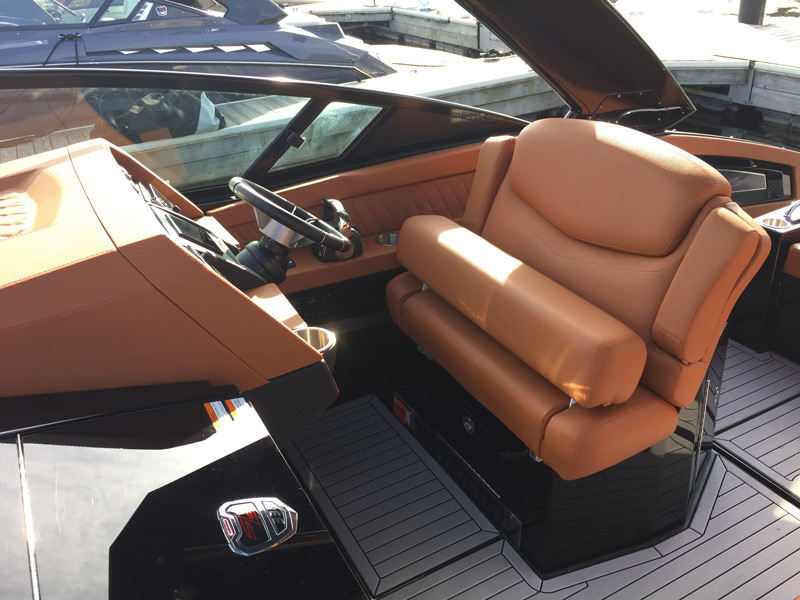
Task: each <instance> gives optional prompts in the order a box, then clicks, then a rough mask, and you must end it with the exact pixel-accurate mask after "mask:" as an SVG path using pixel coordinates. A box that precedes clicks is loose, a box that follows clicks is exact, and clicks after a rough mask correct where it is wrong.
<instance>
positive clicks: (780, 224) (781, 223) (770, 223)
mask: <svg viewBox="0 0 800 600" xmlns="http://www.w3.org/2000/svg"><path fill="white" fill-rule="evenodd" d="M761 222H762V223H763V224H764V225H766V226H767V227H774V228H775V229H785V228H787V227H789V226H790V225H791V223H789V221H785V220H784V219H775V218H771V219H764V220H763V221H761Z"/></svg>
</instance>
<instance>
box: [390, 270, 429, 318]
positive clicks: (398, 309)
mask: <svg viewBox="0 0 800 600" xmlns="http://www.w3.org/2000/svg"><path fill="white" fill-rule="evenodd" d="M421 291H422V282H421V281H420V280H419V279H417V278H416V277H414V275H413V274H411V273H401V274H400V275H398V276H397V277H395V278H393V279H392V280H391V281H390V282H389V283H388V284H386V305H387V306H388V307H389V314H390V315H391V316H392V321H394V322H395V323H397V326H398V327H400V329H403V305H404V304H405V301H406V300H408V299H409V298H410V297H411V296H413V295H414V294H416V293H418V292H421Z"/></svg>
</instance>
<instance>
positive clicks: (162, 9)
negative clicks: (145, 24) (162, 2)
mask: <svg viewBox="0 0 800 600" xmlns="http://www.w3.org/2000/svg"><path fill="white" fill-rule="evenodd" d="M156 14H157V15H158V16H159V17H166V16H167V7H166V6H156Z"/></svg>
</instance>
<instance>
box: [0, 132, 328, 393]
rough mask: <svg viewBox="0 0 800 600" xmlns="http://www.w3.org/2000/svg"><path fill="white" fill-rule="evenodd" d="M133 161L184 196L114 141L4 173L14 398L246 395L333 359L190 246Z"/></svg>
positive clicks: (1, 344)
mask: <svg viewBox="0 0 800 600" xmlns="http://www.w3.org/2000/svg"><path fill="white" fill-rule="evenodd" d="M120 164H121V165H122V166H124V167H125V168H126V169H127V170H128V171H129V172H131V173H135V174H136V176H137V177H138V178H139V179H141V180H143V181H144V180H145V178H149V180H147V181H145V183H152V184H153V185H154V186H156V187H157V188H159V189H160V191H163V192H164V194H165V195H166V196H167V197H170V198H171V199H173V201H174V199H176V194H177V192H176V191H175V190H174V189H172V188H170V187H169V186H168V185H167V184H166V183H164V182H163V181H161V180H159V179H158V178H157V177H156V176H155V175H154V174H153V173H152V172H150V171H148V170H147V169H146V168H144V167H143V166H142V165H140V164H138V163H136V162H135V161H134V160H133V159H131V158H130V157H129V156H127V155H125V154H124V153H122V152H120V151H119V150H117V149H116V148H113V147H111V146H109V145H108V144H107V143H106V142H102V141H92V142H86V143H84V144H79V145H76V146H71V147H69V148H66V149H61V150H55V151H52V152H48V153H45V154H40V155H37V156H33V157H29V158H26V159H21V160H18V161H14V162H11V163H6V164H3V165H0V211H4V215H0V356H2V361H0V381H2V391H0V396H22V395H30V394H46V393H54V392H66V391H79V390H89V389H104V388H112V387H129V386H139V385H151V384H159V383H172V382H181V381H208V382H209V383H211V384H212V385H235V386H237V387H238V388H239V390H241V391H246V390H250V389H252V388H255V387H258V386H261V385H263V384H265V383H267V382H269V381H270V380H271V379H273V378H275V377H278V376H280V375H283V374H285V373H288V372H291V371H294V370H297V369H300V368H302V367H305V366H308V365H311V364H315V363H318V362H319V361H320V360H321V359H322V358H321V355H320V354H319V353H318V352H316V350H314V349H313V348H312V347H311V346H309V345H307V344H306V343H305V342H303V341H302V340H301V339H300V338H299V337H298V336H296V335H295V334H294V333H293V332H292V331H291V330H290V329H289V328H288V327H286V326H285V325H284V324H283V323H282V322H281V320H282V319H280V318H278V319H276V318H274V317H273V316H272V315H271V314H270V313H269V310H268V308H267V307H266V305H265V304H264V303H256V302H254V301H253V300H251V298H249V297H248V296H246V295H245V294H243V293H241V292H240V291H238V290H237V289H236V288H234V287H233V286H231V285H230V284H229V283H228V282H227V281H225V280H224V279H223V278H221V277H220V276H219V275H217V273H216V272H214V271H213V270H211V269H210V268H209V267H207V266H206V264H205V263H203V262H202V261H201V260H200V259H198V258H196V257H195V256H194V255H193V254H192V253H191V252H189V251H188V250H187V249H185V248H184V247H183V246H181V245H179V244H178V243H176V242H175V241H174V239H173V238H172V237H171V236H170V235H168V234H167V232H166V231H165V229H164V228H163V226H162V225H161V224H160V223H159V222H158V220H157V219H156V218H155V216H154V215H153V213H152V210H151V209H150V207H149V206H148V205H147V204H145V203H144V202H143V201H142V199H141V197H140V196H139V195H138V194H137V193H136V192H135V191H134V190H133V188H132V186H131V184H130V182H129V181H128V180H127V178H126V177H125V176H124V174H123V172H122V170H121V169H120ZM177 199H178V200H180V201H181V202H182V204H183V206H182V208H186V209H187V210H188V212H189V214H190V215H191V216H196V215H197V214H198V213H199V214H201V213H200V211H199V210H197V208H196V207H194V205H192V204H191V203H190V202H189V201H188V200H186V199H185V198H182V197H181V198H177ZM176 204H177V202H176ZM187 210H184V211H183V213H184V214H186V213H187ZM9 213H14V214H11V215H9Z"/></svg>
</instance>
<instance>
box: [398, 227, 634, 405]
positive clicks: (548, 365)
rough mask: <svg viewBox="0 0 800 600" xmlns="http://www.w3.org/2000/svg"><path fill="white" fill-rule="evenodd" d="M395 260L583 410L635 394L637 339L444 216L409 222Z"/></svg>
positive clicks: (558, 285) (611, 318) (607, 317)
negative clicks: (582, 407) (583, 407)
mask: <svg viewBox="0 0 800 600" xmlns="http://www.w3.org/2000/svg"><path fill="white" fill-rule="evenodd" d="M397 257H398V261H399V262H400V264H401V265H403V266H404V267H406V268H407V269H408V270H409V271H411V272H412V273H413V274H414V275H415V276H416V277H417V278H418V279H420V280H421V281H423V282H424V283H426V284H427V285H428V286H430V288H431V289H432V290H433V291H434V292H436V294H437V295H438V296H439V297H441V298H442V299H443V300H445V301H446V302H447V303H449V304H450V305H451V306H452V307H454V308H455V309H456V310H458V311H459V312H460V313H461V314H463V315H464V316H465V317H467V318H468V319H469V320H470V321H472V322H473V323H474V324H475V325H477V326H478V327H479V328H480V329H481V330H483V331H484V332H486V333H487V334H489V335H490V336H491V337H492V338H494V339H495V340H496V341H498V342H499V343H500V344H502V345H503V346H504V347H505V348H507V349H508V350H509V351H510V352H511V353H513V354H514V355H515V356H516V357H517V358H519V359H520V360H521V361H523V362H524V363H526V364H527V365H528V366H529V367H531V368H532V369H533V370H534V371H536V372H537V373H538V374H539V375H541V376H542V377H544V378H545V379H546V380H548V381H549V382H550V383H552V384H553V385H554V386H555V387H557V388H558V389H560V390H561V391H562V392H564V393H565V394H566V395H567V396H568V397H571V398H573V399H574V400H575V401H576V402H578V403H579V404H581V405H582V406H585V407H594V406H601V405H609V404H617V403H620V402H624V401H625V400H627V399H628V398H629V397H630V396H631V394H632V393H633V391H634V390H635V389H636V386H637V384H638V382H639V379H640V378H641V375H642V370H643V369H644V364H645V360H646V358H647V350H646V347H645V343H644V341H643V340H642V338H640V337H639V336H638V335H637V334H636V333H635V332H634V331H633V330H632V329H630V328H629V327H628V326H627V325H625V324H624V323H622V322H621V321H619V320H617V319H616V318H614V317H612V316H611V315H609V314H608V313H606V312H605V311H603V310H602V309H600V308H598V307H597V306H595V305H594V304H592V303H590V302H588V301H587V300H584V299H583V298H581V297H580V296H578V295H577V294H575V293H573V292H571V291H569V290H568V289H567V288H565V287H563V286H562V285H560V284H559V283H557V282H555V281H553V280H552V279H550V278H549V277H547V276H545V275H543V274H541V273H539V272H538V271H536V270H535V269H533V268H531V267H529V266H527V265H525V264H524V263H522V262H520V261H519V260H517V259H515V258H514V257H512V256H510V255H508V254H506V253H505V252H503V251H502V250H499V249H498V248H496V247H495V246H493V245H492V244H490V243H489V242H487V241H486V240H484V239H483V238H481V237H480V236H478V235H475V234H474V233H472V232H470V231H469V230H467V229H465V228H463V227H460V226H458V225H456V224H455V223H453V222H452V221H450V220H449V219H446V218H444V217H438V216H424V217H412V218H410V219H408V220H407V221H406V222H405V224H404V225H403V229H402V231H401V234H400V244H399V247H398V253H397ZM392 310H395V309H392ZM412 337H414V336H413V335H412ZM415 339H416V338H415ZM417 341H419V340H417Z"/></svg>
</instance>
